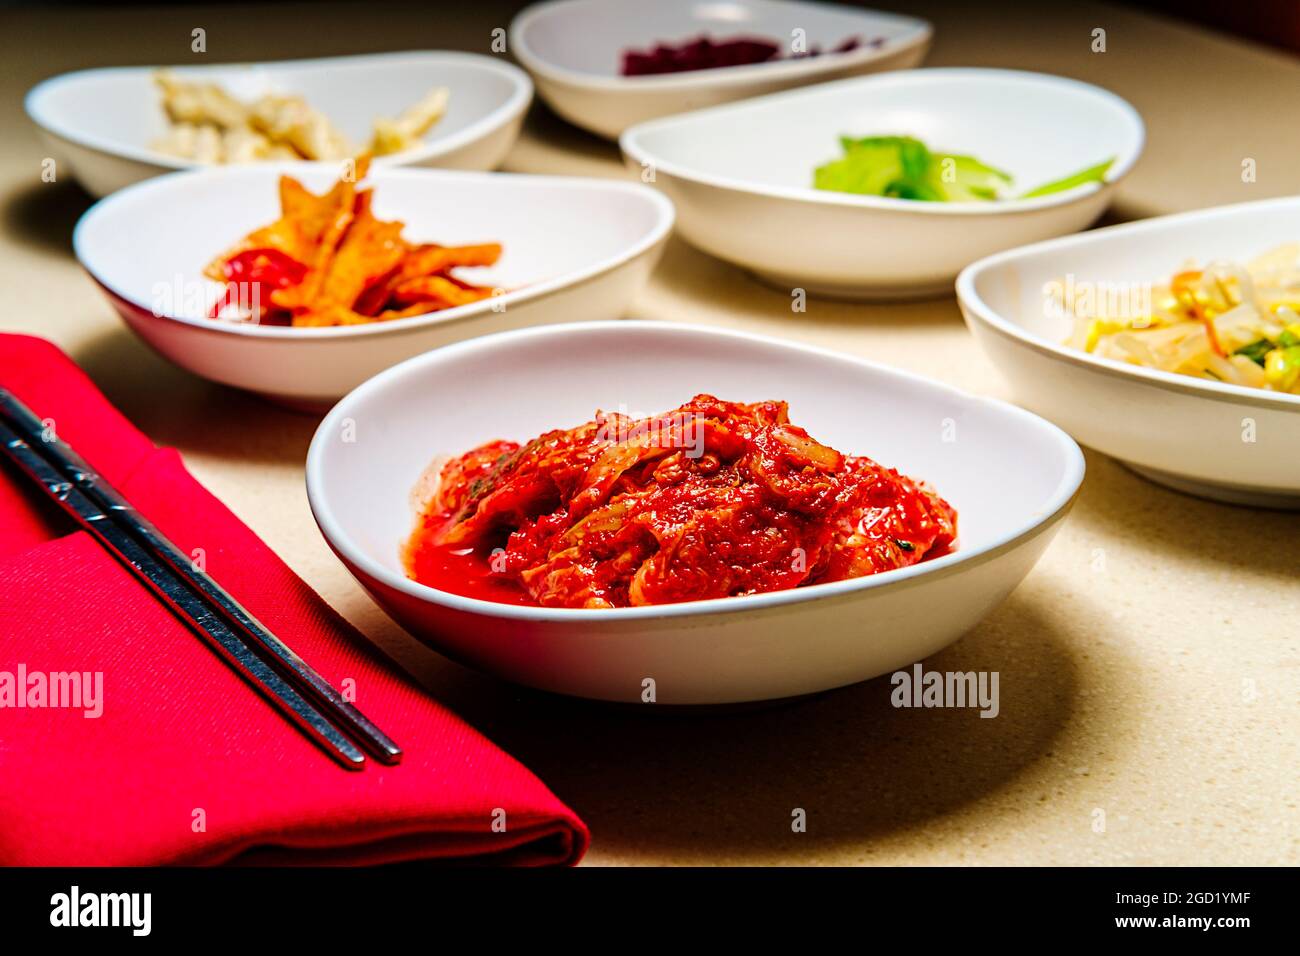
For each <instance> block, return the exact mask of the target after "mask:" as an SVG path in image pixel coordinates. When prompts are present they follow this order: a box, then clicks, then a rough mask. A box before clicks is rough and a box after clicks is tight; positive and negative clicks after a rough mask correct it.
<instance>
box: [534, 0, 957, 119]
mask: <svg viewBox="0 0 1300 956" xmlns="http://www.w3.org/2000/svg"><path fill="white" fill-rule="evenodd" d="M795 31H803V32H802V33H801V34H798V36H801V37H802V38H804V39H805V40H806V41H807V48H811V47H812V46H814V45H816V46H819V47H821V48H822V50H823V51H826V50H830V49H832V48H833V47H835V46H836V45H837V44H838V43H840V42H841V41H843V40H847V39H849V38H850V37H855V36H856V37H859V38H861V40H862V41H863V43H864V45H863V46H861V47H859V48H858V49H856V50H852V51H850V52H847V53H842V54H835V55H829V54H826V53H823V55H821V56H817V57H808V58H805V59H786V60H781V61H776V62H772V63H755V64H751V65H749V66H731V67H722V68H716V69H709V70H693V71H691V72H687V73H670V74H663V75H657V76H622V75H620V73H619V70H620V68H621V63H622V53H623V51H624V50H627V49H637V50H644V49H649V48H650V47H653V46H654V45H655V43H656V42H658V41H665V42H669V43H679V42H681V41H683V40H691V39H695V38H696V37H698V36H700V35H701V34H708V35H709V36H710V37H712V38H713V39H715V40H716V39H724V38H728V37H735V36H740V35H745V36H751V37H761V38H764V39H770V40H772V41H774V42H784V43H785V44H786V45H787V46H789V45H791V43H792V41H793V39H794V37H795V36H796V34H795ZM931 32H932V31H931V29H930V24H928V23H926V22H925V21H924V20H918V19H915V18H914V17H904V16H899V15H897V14H893V13H880V12H878V11H875V10H855V9H853V8H851V7H838V6H829V5H826V4H820V3H799V2H790V3H775V2H772V0H721V2H700V0H655V2H653V3H647V2H644V0H557V2H553V3H539V4H536V5H534V6H531V7H529V8H528V9H526V10H524V11H523V12H522V13H520V14H519V15H518V16H517V17H516V18H515V20H514V22H513V23H511V25H510V49H511V52H513V53H514V55H515V56H516V57H517V58H518V59H519V62H520V63H522V64H523V65H524V66H525V67H527V68H528V71H529V72H530V73H532V75H533V78H534V80H536V82H537V91H538V93H539V94H541V97H542V99H544V100H545V101H546V102H547V103H548V104H549V105H550V106H551V108H552V109H554V110H555V112H557V113H559V114H560V115H561V116H563V117H564V118H565V119H567V120H569V121H570V122H572V123H575V124H577V125H578V126H581V127H583V128H584V129H588V130H591V131H592V132H593V133H597V134H599V135H601V136H606V137H609V138H610V139H613V138H615V137H617V136H618V134H619V133H621V132H623V130H625V129H626V128H627V127H629V126H631V125H632V124H634V123H640V122H644V121H645V120H649V119H655V118H656V117H659V116H667V115H669V114H672V113H682V112H685V111H687V110H694V109H700V108H702V107H705V106H714V105H716V104H718V103H727V102H730V101H732V100H740V99H745V98H746V97H750V96H760V95H762V94H764V93H775V92H776V91H778V90H785V89H790V88H792V87H796V86H806V85H808V84H810V83H822V82H825V81H826V80H834V79H840V78H842V77H846V76H858V75H860V74H863V73H876V72H879V71H881V70H901V69H907V68H908V67H913V66H916V65H917V64H918V63H920V62H921V59H922V58H923V57H924V56H925V51H926V50H927V49H928V48H929V45H930V36H931ZM871 40H879V42H878V43H874V44H872V43H868V42H867V41H871ZM788 54H789V50H787V51H786V54H785V55H787V56H788Z"/></svg>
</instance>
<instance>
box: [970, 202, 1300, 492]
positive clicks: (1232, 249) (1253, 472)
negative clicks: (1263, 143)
mask: <svg viewBox="0 0 1300 956" xmlns="http://www.w3.org/2000/svg"><path fill="white" fill-rule="evenodd" d="M1298 239H1300V198H1296V197H1289V198H1285V199H1266V200H1262V201H1260V202H1252V203H1241V204H1238V205H1232V206H1219V207H1217V208H1214V209H1202V210H1198V211H1196V212H1189V213H1180V214H1178V215H1173V216H1160V217H1158V218H1154V219H1145V220H1142V221H1140V222H1134V223H1125V224H1123V225H1119V226H1110V227H1108V228H1106V229H1097V230H1095V231H1092V232H1086V233H1083V234H1081V235H1078V236H1068V237H1066V238H1064V239H1057V240H1054V241H1052V242H1043V243H1039V244H1037V245H1032V246H1027V247H1025V248H1023V249H1013V250H1011V251H1010V252H1004V253H1002V254H1000V255H996V256H991V257H989V258H987V259H983V260H981V261H979V262H976V263H974V264H972V265H971V266H970V267H969V268H967V269H966V270H965V271H963V272H962V274H961V276H960V277H959V278H958V280H957V298H958V300H959V301H960V303H961V310H962V314H963V315H964V316H965V317H966V324H967V326H969V327H970V330H971V332H972V333H974V335H975V338H976V339H977V340H978V341H979V343H980V345H981V346H982V347H983V348H984V351H985V352H986V353H987V354H988V356H989V358H990V359H991V360H992V361H993V363H994V364H995V365H997V366H998V368H999V369H1000V370H1001V371H1002V373H1003V374H1004V375H1005V376H1006V378H1007V379H1008V380H1009V381H1010V383H1011V385H1012V387H1013V388H1014V389H1015V392H1016V395H1017V398H1018V400H1019V401H1020V402H1021V403H1022V404H1024V405H1025V406H1026V407H1028V408H1031V409H1033V410H1034V411H1036V412H1038V413H1039V414H1040V415H1043V416H1045V417H1046V418H1049V419H1051V420H1052V421H1054V422H1056V423H1057V424H1059V425H1060V426H1061V427H1062V428H1064V429H1065V430H1066V431H1068V432H1070V434H1072V435H1074V437H1075V438H1077V439H1078V440H1079V441H1081V442H1083V443H1084V444H1085V445H1090V446H1092V447H1093V448H1096V449H1097V450H1098V451H1102V452H1105V453H1106V454H1108V455H1112V456H1114V457H1115V458H1118V459H1120V460H1121V461H1123V462H1125V463H1127V464H1128V465H1130V466H1131V467H1132V468H1134V469H1135V470H1137V471H1139V472H1140V473H1142V474H1144V475H1146V476H1147V477H1149V478H1152V479H1153V480H1155V481H1158V482H1161V483H1162V484H1166V485H1169V486H1171V487H1173V488H1177V489H1179V490H1181V491H1186V492H1189V493H1192V494H1197V495H1201V496H1203V497H1207V498H1213V499H1216V500H1219V501H1226V502H1231V503H1234V504H1246V505H1259V506H1271V507H1282V508H1298V507H1300V396H1296V395H1285V394H1282V393H1279V392H1270V391H1264V390H1263V389H1256V388H1246V387H1242V386H1237V385H1228V384H1224V383H1221V382H1213V381H1207V380H1204V379H1198V378H1193V377H1191V376H1188V375H1177V374H1174V373H1172V372H1162V371H1159V370H1157V369H1148V368H1141V367H1139V366H1136V365H1128V364H1125V363H1123V362H1116V361H1112V360H1110V359H1105V358H1099V357H1097V356H1094V355H1089V354H1088V353H1086V352H1080V351H1078V350H1076V349H1072V348H1068V347H1067V346H1066V345H1065V344H1064V342H1065V339H1066V337H1067V336H1068V335H1069V333H1070V320H1069V319H1068V318H1067V317H1065V316H1063V315H1059V314H1055V313H1054V311H1053V310H1052V309H1051V308H1050V307H1049V306H1048V297H1047V296H1046V294H1045V292H1044V286H1045V285H1047V284H1048V283H1054V282H1065V281H1069V282H1072V283H1074V285H1075V288H1076V289H1078V290H1079V292H1080V294H1083V292H1084V290H1085V289H1086V288H1088V286H1086V285H1084V284H1091V288H1092V290H1093V292H1094V294H1105V293H1106V291H1107V290H1106V287H1105V286H1104V285H1102V284H1103V283H1124V284H1130V285H1122V286H1120V288H1119V289H1118V290H1116V293H1117V294H1121V295H1122V294H1124V292H1125V290H1126V289H1128V290H1139V293H1140V287H1141V284H1143V283H1155V282H1160V281H1166V280H1167V279H1168V278H1169V277H1170V276H1171V275H1173V274H1174V273H1175V272H1178V271H1180V269H1181V268H1183V264H1184V263H1185V262H1186V261H1187V260H1189V259H1193V260H1196V261H1198V262H1200V263H1201V264H1204V263H1206V262H1208V261H1212V260H1214V259H1231V260H1236V261H1238V262H1241V261H1245V260H1248V259H1252V258H1254V257H1255V256H1256V255H1258V254H1260V253H1262V252H1266V251H1268V250H1269V249H1270V248H1272V247H1274V246H1277V245H1280V244H1282V243H1284V242H1295V241H1297V240H1298Z"/></svg>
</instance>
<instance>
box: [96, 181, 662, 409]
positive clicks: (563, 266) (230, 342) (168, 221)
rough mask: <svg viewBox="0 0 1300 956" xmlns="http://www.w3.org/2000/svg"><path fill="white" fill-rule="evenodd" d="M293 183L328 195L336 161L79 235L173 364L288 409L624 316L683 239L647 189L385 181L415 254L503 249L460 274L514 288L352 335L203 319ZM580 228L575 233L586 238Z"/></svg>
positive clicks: (187, 195) (139, 202) (123, 309)
mask: <svg viewBox="0 0 1300 956" xmlns="http://www.w3.org/2000/svg"><path fill="white" fill-rule="evenodd" d="M281 173H289V174H291V175H293V176H295V177H298V178H299V179H300V180H301V181H302V182H303V183H304V184H305V185H306V186H307V187H308V188H309V189H312V190H313V191H315V192H321V191H322V190H324V189H326V188H328V187H329V186H330V185H331V184H332V183H333V182H334V181H335V180H336V179H337V178H338V175H339V167H338V166H337V165H336V164H328V163H319V164H317V163H287V164H286V163H279V164H276V163H263V164H257V165H250V166H228V167H217V168H213V169H207V170H200V171H194V172H188V173H176V174H173V175H171V176H163V177H159V178H157V179H151V180H149V181H147V182H143V183H139V184H137V185H135V186H131V187H128V188H127V189H124V190H122V191H120V192H118V193H115V194H114V195H112V196H110V197H109V198H107V199H103V200H101V201H100V202H98V203H96V204H95V205H94V206H93V207H91V209H90V210H89V211H88V212H87V213H86V214H85V215H84V216H83V217H82V219H81V221H80V222H79V223H78V224H77V228H76V231H75V233H74V234H73V246H74V248H75V250H76V254H77V258H78V259H79V260H80V261H81V264H82V265H83V266H84V267H85V269H86V271H87V272H89V273H90V275H91V276H92V277H93V278H94V279H95V280H96V281H97V282H98V283H99V284H100V285H101V286H102V287H103V289H104V291H105V293H106V294H107V295H108V297H109V300H110V301H111V302H112V304H113V305H114V307H115V308H116V309H117V311H118V312H119V313H120V314H121V316H122V318H123V319H125V320H126V322H127V324H128V325H129V326H130V327H131V328H132V329H133V330H135V332H136V333H138V334H139V335H140V337H141V338H143V339H144V340H145V341H146V342H148V343H149V344H150V345H152V346H153V347H154V348H155V349H157V350H158V351H159V352H160V353H162V354H163V355H164V356H165V357H167V358H168V359H170V360H171V361H173V362H175V363H176V364H177V365H179V366H181V367H182V368H186V369H188V370H189V371H191V372H194V373H195V374H197V375H201V376H203V377H204V378H210V379H212V380H213V381H217V382H222V383H224V384H226V385H233V386H235V387H237V388H244V389H249V390H251V391H255V392H260V393H262V394H264V395H267V396H269V397H272V398H276V399H279V400H281V401H285V402H289V403H291V404H299V405H309V406H318V405H322V404H330V403H332V402H333V401H334V400H336V399H337V398H339V397H340V396H341V395H343V394H344V393H345V392H347V391H348V390H349V389H351V388H353V387H355V386H356V385H358V384H360V383H361V382H363V381H365V380H366V379H367V378H369V377H370V376H371V375H374V374H375V373H376V372H378V371H380V370H381V369H385V368H387V367H388V366H390V365H392V364H394V363H396V362H398V361H401V360H402V359H405V358H409V357H410V356H412V355H418V354H419V353H421V352H425V351H428V350H429V349H431V348H436V347H438V346H440V345H446V344H447V343H449V342H458V341H460V340H461V339H466V338H472V337H473V336H476V335H483V334H485V333H489V332H500V331H503V330H506V329H518V328H524V327H526V326H531V325H544V324H547V323H551V322H568V321H582V320H585V319H594V318H606V317H609V316H617V315H620V314H622V312H623V310H624V309H625V308H626V307H627V306H628V304H629V303H630V302H631V300H632V298H633V297H634V296H635V295H636V293H637V291H638V290H639V289H640V288H641V287H642V285H644V284H645V281H646V279H647V278H648V277H649V275H650V271H651V270H652V269H653V268H654V265H655V262H656V261H658V258H659V254H660V253H661V252H662V250H663V244H664V242H665V240H666V239H667V237H668V233H669V231H670V230H671V229H672V223H673V209H672V204H671V203H669V202H668V200H666V199H664V198H663V197H662V196H660V195H659V194H658V193H656V192H655V191H654V190H652V189H649V188H647V187H645V186H641V185H638V184H635V183H622V182H615V181H609V180H597V179H575V178H563V177H554V176H516V175H512V174H508V173H462V172H449V171H443V170H426V169H399V168H392V167H389V168H384V169H379V170H375V171H373V172H372V173H371V175H370V177H369V180H368V182H369V183H371V184H373V185H374V189H375V193H374V212H375V215H376V216H378V217H379V218H381V219H400V220H402V221H403V222H405V223H406V228H405V230H404V231H403V235H404V236H405V237H406V238H407V239H409V240H412V241H417V242H420V241H423V242H439V243H442V244H444V245H457V244H463V243H473V242H500V243H501V244H502V245H503V247H504V249H503V253H502V256H501V259H500V261H499V262H498V263H497V264H496V265H495V266H493V267H492V268H490V269H465V270H460V271H459V272H458V274H459V275H464V276H465V277H466V278H470V279H472V280H473V281H476V282H480V283H483V284H495V285H500V286H502V287H504V288H508V289H510V290H511V291H508V292H506V293H505V294H503V295H500V296H497V297H494V298H492V299H490V300H485V301H482V302H477V303H474V304H471V305H466V306H460V307H458V308H454V309H446V310H444V311H442V312H433V313H430V314H428V315H420V316H413V317H411V318H406V319H395V320H393V321H390V322H376V323H373V324H369V325H357V326H348V327H343V328H285V327H275V326H257V325H249V324H244V323H238V322H233V321H213V320H211V319H208V318H206V312H207V309H208V307H209V304H210V303H211V302H212V301H214V300H215V298H216V296H217V295H218V294H219V292H220V290H221V286H220V284H218V283H216V282H212V281H211V280H208V279H205V278H203V277H202V275H201V272H202V269H203V267H204V266H205V265H207V263H208V262H209V261H210V260H211V259H212V258H213V257H214V256H216V255H218V254H220V253H221V252H222V251H223V250H225V249H227V248H229V247H230V246H231V245H233V244H234V243H235V242H236V241H237V240H239V239H240V238H241V237H243V236H244V235H245V234H246V233H247V232H249V231H251V230H252V229H254V228H257V227H258V226H262V225H265V224H267V223H270V222H272V221H274V220H275V219H277V218H279V215H280V212H279V209H280V206H279V200H278V196H277V188H276V187H277V182H278V179H279V176H280V174H281ZM575 224H576V225H575Z"/></svg>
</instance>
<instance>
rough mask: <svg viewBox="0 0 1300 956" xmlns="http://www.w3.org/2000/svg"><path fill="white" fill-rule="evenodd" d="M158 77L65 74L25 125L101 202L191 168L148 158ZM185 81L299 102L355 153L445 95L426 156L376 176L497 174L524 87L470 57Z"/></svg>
mask: <svg viewBox="0 0 1300 956" xmlns="http://www.w3.org/2000/svg"><path fill="white" fill-rule="evenodd" d="M157 69H158V68H157V67H143V66H126V67H108V68H104V69H94V70H78V71H77V72H75V73H64V74H62V75H61V76H55V77H52V78H51V79H48V80H45V81H44V82H42V83H39V84H37V85H36V86H35V87H33V88H32V89H31V91H30V92H29V93H28V94H27V102H26V106H27V115H28V116H29V117H31V119H32V122H34V123H35V124H36V126H37V127H38V128H39V130H40V132H41V135H42V138H43V139H44V142H45V144H46V146H47V147H48V149H49V150H50V151H51V153H52V154H53V155H54V157H55V159H56V160H57V161H58V162H59V163H61V164H65V165H66V166H67V167H68V169H69V170H70V171H71V173H72V175H73V176H75V177H76V178H77V180H78V181H79V182H80V183H81V184H82V185H83V186H84V187H85V188H86V189H87V190H88V191H89V192H91V193H93V194H94V195H96V196H106V195H108V194H109V193H111V192H113V191H114V190H116V189H121V188H122V187H123V186H126V185H129V184H131V183H134V182H138V181H140V180H141V179H145V178H147V177H149V176H156V175H158V174H159V173H166V172H171V171H174V170H178V169H190V168H193V167H194V166H196V165H198V164H196V163H194V162H192V161H190V160H186V159H178V158H176V157H174V156H168V155H166V154H164V153H159V152H155V151H154V150H152V149H150V147H149V144H150V143H151V142H153V141H154V140H155V139H157V138H158V137H159V136H161V135H162V134H163V133H164V132H166V130H167V118H166V115H165V114H164V112H163V108H162V101H161V98H160V96H159V92H158V88H157V86H156V85H155V84H154V82H153V74H154V72H155V70H157ZM171 69H174V71H175V72H176V74H177V75H178V76H180V77H182V78H185V79H192V80H202V81H204V82H210V83H219V84H221V85H222V86H223V87H225V89H226V90H227V91H228V92H229V93H231V94H232V95H234V96H237V97H239V98H241V99H245V100H247V99H253V98H255V97H258V96H261V95H262V94H263V93H268V92H280V93H298V94H301V95H302V96H304V97H305V98H306V100H307V102H308V103H309V104H311V105H312V106H313V107H315V108H316V109H318V110H320V111H321V112H323V113H324V114H325V115H326V116H328V117H329V118H330V119H331V120H332V121H333V122H334V123H335V124H336V125H337V126H338V127H339V129H341V130H342V131H343V132H344V133H346V134H347V135H348V136H349V137H351V138H352V139H353V140H354V141H355V142H365V141H366V140H367V139H368V138H369V135H370V132H371V124H372V123H373V121H374V119H375V117H377V116H395V115H396V114H398V113H400V112H401V111H402V110H403V109H405V108H406V107H407V106H410V105H411V104H412V103H413V102H415V101H416V100H417V99H419V98H420V96H422V95H423V94H424V93H425V92H427V91H428V90H429V89H431V88H433V87H435V86H446V87H448V88H449V89H450V90H451V97H450V99H449V100H448V103H447V114H446V115H445V116H444V117H443V118H442V119H441V120H439V121H438V122H437V123H436V124H434V126H433V128H432V129H430V130H429V132H428V133H426V134H425V136H424V142H423V145H421V146H419V147H417V148H415V149H410V150H406V151H405V152H402V153H395V154H393V155H391V156H381V157H378V158H377V159H376V160H375V165H376V166H389V165H394V166H399V165H400V166H440V167H444V168H447V169H495V168H496V167H497V166H498V165H500V163H501V161H502V160H503V159H504V158H505V155H506V153H507V152H509V150H510V147H511V145H512V144H513V143H514V141H515V137H516V136H518V134H519V128H520V126H521V124H522V123H523V119H524V113H525V111H526V110H527V109H528V104H529V103H530V102H531V101H532V97H533V85H532V82H531V81H530V80H529V79H528V76H527V75H526V74H525V73H524V72H523V71H522V70H520V69H519V68H518V67H515V66H512V65H511V64H509V63H506V62H504V61H503V60H501V59H497V58H494V57H490V56H479V55H477V54H473V53H450V52H443V51H439V52H432V51H429V52H410V53H377V54H370V55H366V56H341V57H330V58H328V59H318V60H285V61H281V62H273V63H223V64H213V65H211V66H178V67H172V68H171Z"/></svg>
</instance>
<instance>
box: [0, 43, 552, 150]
mask: <svg viewBox="0 0 1300 956" xmlns="http://www.w3.org/2000/svg"><path fill="white" fill-rule="evenodd" d="M397 59H432V60H438V61H442V62H450V63H455V62H459V63H464V64H466V65H469V66H473V67H476V68H479V69H482V70H484V71H485V72H489V73H495V74H497V75H498V76H500V77H503V78H505V79H507V80H508V81H509V82H510V83H511V90H510V95H509V96H508V98H507V99H506V101H505V102H504V103H503V104H501V105H500V106H498V107H496V108H495V109H493V110H491V111H489V112H487V113H485V114H484V115H483V116H481V117H479V118H478V119H477V120H475V121H474V122H473V123H471V124H469V125H468V126H466V127H465V128H464V129H462V130H460V131H459V132H456V133H453V134H451V135H450V136H447V137H446V138H444V139H439V140H437V141H435V142H425V143H423V144H422V145H420V146H418V147H416V148H415V149H409V150H403V151H402V152H400V153H393V154H392V155H390V156H376V157H375V158H374V160H373V161H372V162H373V164H374V165H375V166H376V167H379V166H406V165H411V164H419V163H422V162H426V161H428V160H431V159H437V158H438V157H439V156H445V155H446V154H448V153H451V152H454V151H455V150H457V149H460V148H462V147H464V146H466V145H468V144H470V143H473V142H476V141H478V140H480V139H483V138H484V137H486V136H488V135H489V134H490V133H492V132H494V131H496V130H498V129H500V128H502V127H504V126H506V125H508V124H509V123H510V122H511V121H513V120H514V119H515V118H516V117H518V116H520V115H522V114H523V112H524V110H526V109H527V108H528V104H529V103H531V102H532V98H533V81H532V78H531V77H529V75H528V74H527V72H525V71H524V70H521V69H520V68H519V67H517V66H515V65H514V64H513V63H507V62H505V61H503V60H500V59H498V58H495V57H490V56H485V55H483V54H481V53H466V52H463V51H460V50H395V51H390V52H385V53H357V54H349V55H347V56H326V57H299V58H295V59H285V60H246V61H242V60H241V61H236V62H230V63H183V64H175V65H172V66H101V67H90V68H88V69H84V70H71V71H69V72H66V73H59V74H57V75H55V76H51V77H47V78H46V79H44V80H41V81H40V82H39V83H37V84H36V85H35V86H33V87H32V88H31V89H30V90H28V91H27V95H26V96H25V97H24V98H23V107H24V109H25V110H26V112H27V116H28V118H29V119H30V120H31V121H32V122H33V123H35V124H36V125H37V126H38V127H40V128H41V129H42V130H44V131H45V132H47V133H49V134H50V135H52V136H57V137H59V138H60V139H63V140H66V141H67V142H70V143H73V144H75V145H77V146H80V147H82V148H84V149H90V150H95V151H96V152H100V153H104V154H107V155H110V156H116V157H119V158H122V159H130V160H134V161H135V162H138V163H145V164H147V165H151V166H155V167H158V168H161V169H173V170H195V169H200V170H201V169H209V168H214V167H212V166H210V165H208V164H204V163H198V162H195V161H194V160H191V159H182V158H180V157H177V156H168V155H166V154H165V153H159V152H156V151H154V150H152V149H149V148H148V146H137V145H134V144H130V143H122V142H120V141H118V140H114V139H111V138H110V137H106V136H101V135H98V134H95V133H87V132H85V131H84V130H80V129H78V128H77V127H76V126H75V125H73V124H69V123H67V122H65V121H64V120H63V119H62V118H60V117H57V116H51V115H50V113H49V111H48V109H47V108H46V99H47V97H48V96H49V95H50V94H51V93H52V92H53V91H55V90H57V89H58V88H59V87H61V86H65V85H67V84H69V83H75V82H79V81H84V80H86V79H90V78H94V77H99V76H105V75H108V74H115V73H152V72H154V71H156V70H161V69H175V70H184V71H186V72H189V71H192V70H201V71H208V70H224V69H243V68H249V69H251V68H261V67H272V68H274V67H284V66H308V67H311V66H316V67H321V68H329V67H331V66H338V65H342V64H348V63H357V62H375V61H380V60H397ZM240 165H258V164H256V163H248V164H240ZM215 168H224V167H215Z"/></svg>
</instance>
